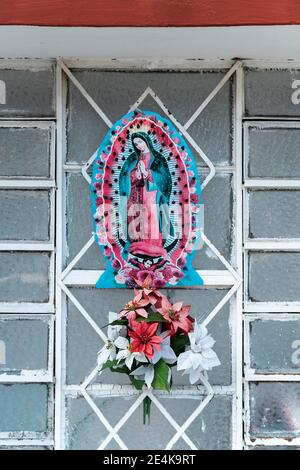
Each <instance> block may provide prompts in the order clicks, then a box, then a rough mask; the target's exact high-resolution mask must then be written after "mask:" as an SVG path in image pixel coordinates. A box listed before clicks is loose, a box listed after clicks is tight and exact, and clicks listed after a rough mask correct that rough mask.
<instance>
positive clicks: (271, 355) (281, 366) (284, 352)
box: [250, 320, 300, 374]
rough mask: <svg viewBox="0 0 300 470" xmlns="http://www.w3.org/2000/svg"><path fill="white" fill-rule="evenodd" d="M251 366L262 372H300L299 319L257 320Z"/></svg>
mask: <svg viewBox="0 0 300 470" xmlns="http://www.w3.org/2000/svg"><path fill="white" fill-rule="evenodd" d="M250 367H251V368H252V369H255V371H256V372H262V373H269V374H270V373H282V372H284V373H291V374H293V373H300V322H299V320H290V321H289V320H253V321H252V322H251V323H250Z"/></svg>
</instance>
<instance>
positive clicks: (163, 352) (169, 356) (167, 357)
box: [151, 333, 177, 364]
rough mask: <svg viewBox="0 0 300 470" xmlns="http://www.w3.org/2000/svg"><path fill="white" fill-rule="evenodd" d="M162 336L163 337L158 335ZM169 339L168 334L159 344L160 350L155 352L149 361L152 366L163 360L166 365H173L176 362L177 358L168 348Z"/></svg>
mask: <svg viewBox="0 0 300 470" xmlns="http://www.w3.org/2000/svg"><path fill="white" fill-rule="evenodd" d="M160 336H163V335H160ZM170 342H171V338H170V336H169V333H167V336H165V338H164V340H163V341H162V342H161V343H160V350H159V351H157V350H155V352H154V356H153V358H152V360H151V362H152V364H156V363H157V362H158V361H159V360H160V359H163V360H164V361H165V362H166V363H167V364H174V362H176V361H177V356H176V354H175V353H174V351H173V349H172V348H171V346H170Z"/></svg>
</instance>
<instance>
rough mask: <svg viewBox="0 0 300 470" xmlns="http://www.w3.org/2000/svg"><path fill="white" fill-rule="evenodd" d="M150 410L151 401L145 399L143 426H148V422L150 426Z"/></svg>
mask: <svg viewBox="0 0 300 470" xmlns="http://www.w3.org/2000/svg"><path fill="white" fill-rule="evenodd" d="M150 408H151V399H150V398H149V397H145V398H144V401H143V424H144V425H145V424H146V421H147V420H148V425H149V424H150Z"/></svg>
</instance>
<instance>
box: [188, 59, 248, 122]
mask: <svg viewBox="0 0 300 470" xmlns="http://www.w3.org/2000/svg"><path fill="white" fill-rule="evenodd" d="M241 65H242V62H241V61H240V60H238V61H236V62H235V64H234V65H233V66H232V67H231V68H230V70H228V72H227V73H226V74H225V75H224V77H223V78H222V79H221V80H220V82H219V83H218V85H217V86H216V87H215V88H214V89H213V91H212V92H211V93H210V94H209V95H208V97H207V98H206V99H205V100H204V101H203V103H202V104H201V105H200V106H199V107H198V108H197V109H196V111H195V112H194V114H193V115H192V116H191V117H190V119H189V120H188V121H187V122H186V123H185V124H184V126H183V127H184V128H185V129H186V130H187V129H188V128H189V127H190V126H191V125H192V124H193V122H194V121H195V120H196V119H197V117H198V116H199V115H200V114H201V113H202V111H204V109H205V108H206V106H207V105H208V104H209V103H210V102H211V100H213V99H214V97H215V96H216V95H217V94H218V93H219V91H220V90H221V88H222V87H223V86H224V84H225V83H226V82H227V81H228V80H229V79H230V78H231V76H232V75H233V74H234V73H235V72H236V71H237V70H238V69H239V68H240V67H241Z"/></svg>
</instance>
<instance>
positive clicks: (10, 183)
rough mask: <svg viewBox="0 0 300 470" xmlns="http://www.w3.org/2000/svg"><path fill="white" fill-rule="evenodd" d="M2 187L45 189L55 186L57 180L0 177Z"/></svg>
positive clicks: (0, 186)
mask: <svg viewBox="0 0 300 470" xmlns="http://www.w3.org/2000/svg"><path fill="white" fill-rule="evenodd" d="M0 188H13V189H27V188H33V189H44V188H55V181H52V180H39V179H30V180H29V179H28V180H26V179H22V180H21V179H19V180H15V179H8V178H7V179H0Z"/></svg>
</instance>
